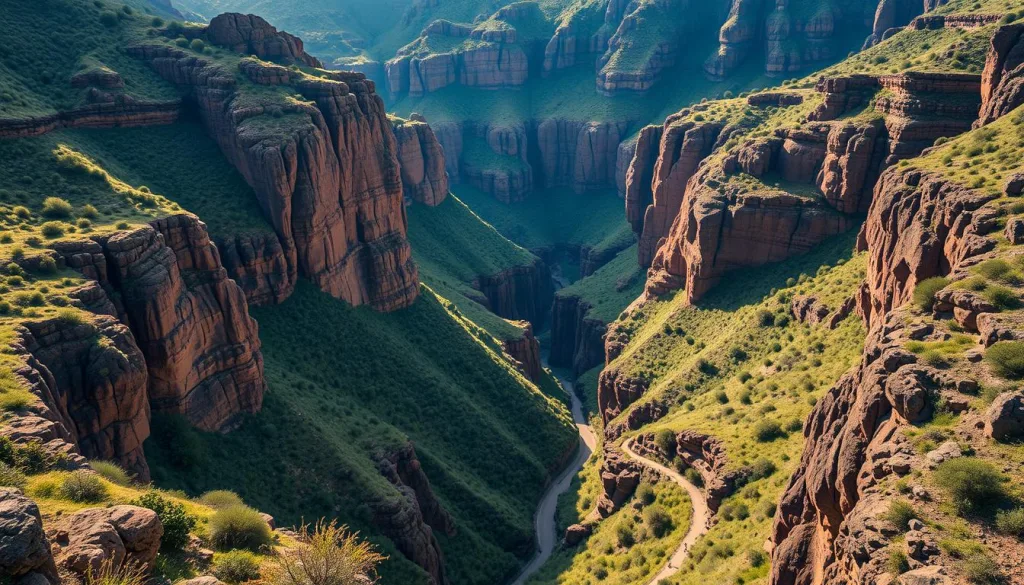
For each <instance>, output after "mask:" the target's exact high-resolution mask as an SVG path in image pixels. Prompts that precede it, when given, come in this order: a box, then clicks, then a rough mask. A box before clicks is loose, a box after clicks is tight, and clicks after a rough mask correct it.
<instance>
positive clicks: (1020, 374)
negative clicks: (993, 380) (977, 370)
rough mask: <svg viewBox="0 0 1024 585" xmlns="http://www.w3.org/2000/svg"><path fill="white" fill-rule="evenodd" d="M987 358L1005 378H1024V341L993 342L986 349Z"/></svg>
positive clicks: (997, 372)
mask: <svg viewBox="0 0 1024 585" xmlns="http://www.w3.org/2000/svg"><path fill="white" fill-rule="evenodd" d="M985 360H986V361H987V362H988V363H989V364H991V366H992V368H993V369H994V370H995V372H996V374H998V375H1000V376H1002V377H1003V378H1009V379H1012V380H1017V379H1020V378H1024V341H1000V342H999V343H996V344H993V345H992V346H991V347H989V348H988V349H987V350H985Z"/></svg>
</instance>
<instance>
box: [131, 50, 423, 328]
mask: <svg viewBox="0 0 1024 585" xmlns="http://www.w3.org/2000/svg"><path fill="white" fill-rule="evenodd" d="M129 52H130V53H131V54H133V55H135V56H137V57H139V58H142V59H144V60H146V61H147V62H149V63H150V64H151V65H152V66H153V68H154V69H156V71H157V72H158V73H159V74H160V75H161V76H163V77H164V78H166V79H168V80H171V81H173V82H174V83H176V84H178V85H180V86H182V87H184V88H185V89H186V90H187V91H188V94H189V98H190V99H191V100H192V101H194V102H195V103H196V104H197V105H198V107H199V110H200V112H201V113H202V115H203V119H204V121H205V123H206V126H207V128H208V130H209V131H210V133H211V135H212V136H213V137H214V138H215V139H216V140H217V142H218V144H219V145H220V147H221V150H222V151H223V152H224V154H225V156H226V157H227V158H228V160H229V161H230V162H231V163H232V164H233V165H234V166H235V167H236V168H237V169H238V170H239V171H240V172H241V174H242V176H243V177H244V178H245V179H246V181H247V182H248V183H249V185H250V186H251V187H252V188H253V190H254V191H255V192H256V195H257V197H258V199H259V201H260V204H261V207H262V208H263V211H264V214H265V215H266V216H267V219H268V221H269V222H270V224H271V225H272V226H273V228H274V231H275V232H276V233H277V235H278V238H279V240H280V243H281V246H282V248H283V250H284V257H285V259H286V260H287V261H288V262H289V273H290V272H295V273H297V274H301V275H302V276H305V277H306V278H309V279H310V280H312V281H313V282H314V283H316V284H317V285H318V286H319V287H320V288H321V289H323V290H324V291H326V292H328V293H330V294H331V295H333V296H335V297H338V298H341V299H343V300H345V301H347V302H349V303H351V304H353V305H361V304H369V305H371V306H373V307H374V308H375V309H377V310H381V311H390V310H395V309H398V308H401V307H405V306H408V305H409V304H410V303H412V302H413V301H414V300H415V299H416V296H417V294H418V291H419V282H418V275H417V272H416V267H415V264H414V263H413V261H412V256H411V252H410V249H409V244H408V240H407V239H406V229H407V219H406V216H405V209H404V206H403V202H402V187H401V184H402V181H401V175H400V169H399V164H398V160H397V158H396V154H397V150H398V147H397V144H396V141H395V137H394V134H393V132H392V130H391V124H390V122H389V121H388V119H387V116H386V114H385V112H384V106H383V102H382V101H381V99H380V97H379V96H377V95H376V93H374V87H373V83H372V82H369V81H367V80H366V79H365V77H364V76H363V75H361V74H355V73H344V72H335V73H331V74H329V75H327V76H326V77H324V78H307V77H302V78H300V79H296V80H291V79H290V83H293V88H294V89H295V90H296V91H298V92H299V93H301V94H302V95H303V96H305V97H306V98H307V99H308V100H310V101H311V102H312V103H311V104H310V103H300V102H294V103H280V104H278V103H270V104H263V105H256V106H252V107H250V105H248V104H246V103H245V100H244V99H242V98H241V97H240V96H239V95H238V90H237V84H236V81H235V78H234V73H232V72H229V71H225V70H223V69H221V68H219V67H217V66H215V65H211V64H209V63H208V62H206V61H204V60H203V59H202V58H198V57H195V56H193V55H192V54H189V53H186V52H184V51H180V50H177V49H174V48H169V47H166V46H155V45H142V46H136V47H133V48H131V49H129ZM243 63H253V61H251V60H243ZM292 266H294V267H295V268H294V269H292V268H291V267H292Z"/></svg>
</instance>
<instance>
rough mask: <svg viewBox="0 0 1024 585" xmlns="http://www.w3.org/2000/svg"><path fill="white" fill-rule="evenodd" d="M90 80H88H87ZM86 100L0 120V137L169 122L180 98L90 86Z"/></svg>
mask: <svg viewBox="0 0 1024 585" xmlns="http://www.w3.org/2000/svg"><path fill="white" fill-rule="evenodd" d="M90 82H91V80H90ZM86 102H87V103H86V104H85V105H82V106H79V107H77V108H73V109H70V110H66V111H63V112H59V113H57V114H50V115H46V116H37V117H34V118H5V119H2V120H0V138H26V137H29V136H40V135H43V134H46V133H48V132H53V131H54V130H60V129H61V128H134V127H140V126H155V125H159V124H173V123H174V122H176V121H177V120H178V118H179V117H180V115H181V100H170V101H166V102H154V101H146V100H139V99H136V98H133V97H131V96H130V95H126V94H123V93H116V94H114V93H108V92H105V91H102V90H99V89H97V88H96V87H95V86H94V87H92V88H91V89H90V90H89V91H88V92H87V95H86Z"/></svg>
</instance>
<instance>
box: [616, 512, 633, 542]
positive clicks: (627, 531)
mask: <svg viewBox="0 0 1024 585" xmlns="http://www.w3.org/2000/svg"><path fill="white" fill-rule="evenodd" d="M615 541H616V542H618V543H619V546H621V547H625V548H629V547H631V546H633V545H634V544H636V537H635V536H634V535H633V525H632V523H630V522H629V521H628V520H625V519H624V520H621V521H620V522H619V523H618V524H616V525H615Z"/></svg>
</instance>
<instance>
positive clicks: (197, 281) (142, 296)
mask: <svg viewBox="0 0 1024 585" xmlns="http://www.w3.org/2000/svg"><path fill="white" fill-rule="evenodd" d="M99 247H100V248H101V250H99V253H100V254H101V256H100V258H101V259H102V261H103V262H104V264H103V265H102V268H101V267H100V266H101V265H100V264H98V263H93V264H91V265H90V264H87V263H86V259H85V258H83V257H81V256H79V257H78V258H74V259H73V260H72V261H71V262H69V265H71V266H73V267H75V268H78V269H79V270H81V271H82V272H83V274H85V275H86V276H87V277H92V278H96V279H97V280H98V281H99V282H100V283H101V284H102V285H104V287H105V288H108V289H110V290H112V291H115V292H116V293H117V295H118V297H119V299H120V302H121V303H122V304H123V307H124V319H125V321H126V322H127V323H128V324H129V327H130V328H131V330H132V333H133V334H134V337H135V339H136V341H137V342H138V345H139V348H140V349H141V350H142V354H143V356H145V360H146V367H147V369H148V371H149V390H148V392H149V400H150V404H151V405H152V407H153V408H154V409H155V410H157V411H161V412H173V413H179V414H182V415H184V416H185V417H186V418H187V419H188V420H189V421H190V422H191V423H192V424H193V425H195V426H197V427H199V428H201V429H204V430H208V431H215V430H224V429H228V428H231V427H232V426H234V425H236V424H237V423H238V422H239V419H240V416H241V415H242V414H243V413H247V412H256V411H258V410H259V409H260V406H261V404H262V401H263V390H264V388H265V385H266V383H265V381H264V379H263V357H262V355H261V354H260V341H259V335H258V329H257V326H256V321H255V320H253V319H252V317H250V316H249V312H248V305H247V303H246V300H245V295H244V294H243V293H242V290H241V289H240V288H239V287H238V285H236V284H235V283H234V281H232V280H230V279H229V278H228V276H227V271H226V270H225V269H224V267H223V266H222V265H221V262H220V255H219V253H218V250H217V248H216V246H214V245H213V243H212V242H211V241H210V239H209V235H208V234H207V232H206V226H205V225H204V224H202V223H201V222H200V221H199V220H198V219H197V218H196V217H195V216H193V215H189V214H181V215H175V216H169V217H165V218H162V219H158V220H154V221H153V223H152V226H151V227H144V228H141V229H138V230H134V231H127V232H120V233H117V234H114V235H113V236H110V237H109V238H108V239H106V240H103V241H102V242H101V243H100V244H99ZM91 252H92V253H93V254H94V253H95V252H96V250H92V251H91ZM93 257H94V258H95V256H93ZM76 264H77V266H76ZM98 270H108V271H107V272H105V273H97V271H98Z"/></svg>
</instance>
